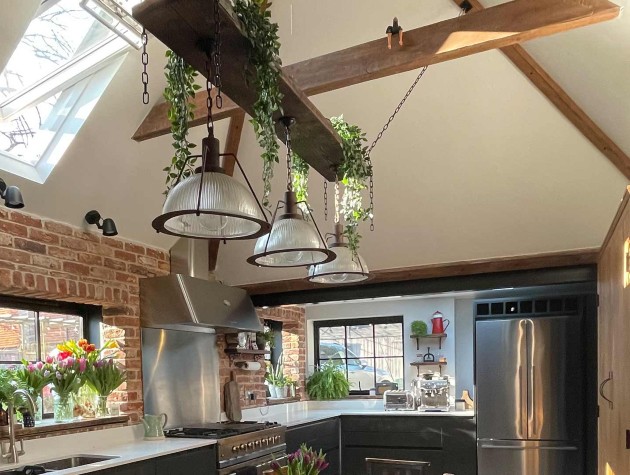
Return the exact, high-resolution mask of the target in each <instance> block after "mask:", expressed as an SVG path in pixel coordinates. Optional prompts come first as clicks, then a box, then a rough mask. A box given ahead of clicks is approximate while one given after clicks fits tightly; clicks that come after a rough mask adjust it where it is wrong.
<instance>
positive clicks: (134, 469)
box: [92, 460, 155, 475]
mask: <svg viewBox="0 0 630 475" xmlns="http://www.w3.org/2000/svg"><path fill="white" fill-rule="evenodd" d="M92 473H93V474H95V475H155V460H145V461H142V462H136V463H129V464H126V465H120V466H119V467H113V468H108V469H107V470H99V471H98V472H92Z"/></svg>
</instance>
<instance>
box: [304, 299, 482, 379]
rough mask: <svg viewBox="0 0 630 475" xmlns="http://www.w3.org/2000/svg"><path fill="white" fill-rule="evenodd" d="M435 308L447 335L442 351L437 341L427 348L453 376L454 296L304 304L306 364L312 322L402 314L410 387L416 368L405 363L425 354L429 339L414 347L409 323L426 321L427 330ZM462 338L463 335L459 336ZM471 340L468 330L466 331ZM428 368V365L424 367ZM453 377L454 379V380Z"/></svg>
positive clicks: (311, 360) (311, 354)
mask: <svg viewBox="0 0 630 475" xmlns="http://www.w3.org/2000/svg"><path fill="white" fill-rule="evenodd" d="M436 311H439V312H441V313H442V314H443V315H444V318H448V319H449V320H450V321H451V323H450V326H449V327H448V329H447V330H446V333H447V334H448V337H447V338H446V339H444V340H443V343H442V350H438V347H437V344H436V345H435V346H432V347H431V353H433V354H434V355H436V358H437V355H438V354H439V353H442V354H443V355H444V356H445V357H446V359H447V362H448V365H447V366H446V367H445V368H444V374H448V375H449V376H454V377H457V374H456V371H457V365H456V360H455V358H456V352H455V347H456V333H457V332H456V328H455V325H456V322H455V320H456V319H455V299H454V298H442V297H440V298H417V299H396V300H389V299H388V300H380V301H372V302H358V303H354V302H342V303H333V304H317V305H308V306H307V307H306V320H307V329H306V331H307V351H306V354H307V364H308V366H309V369H312V367H313V365H314V363H315V361H314V359H315V355H314V351H313V348H314V340H313V321H315V320H334V319H345V318H363V317H391V316H398V315H402V316H403V317H404V320H403V321H404V330H403V338H404V339H405V341H404V356H405V359H404V362H405V386H406V388H407V389H409V388H411V380H412V379H413V378H416V377H417V372H416V369H415V368H414V367H412V366H409V363H411V362H413V361H415V360H417V359H418V357H417V355H418V354H419V355H422V354H424V353H426V350H427V345H430V344H432V340H427V341H426V343H425V342H422V345H423V346H421V348H420V351H417V349H416V340H414V339H411V338H409V335H410V333H411V322H413V321H414V320H424V321H425V322H427V325H428V327H429V331H431V322H430V320H431V316H432V315H433V313H434V312H436ZM461 337H463V338H466V337H467V336H466V335H461ZM469 337H470V339H471V341H472V333H471V334H470V336H469ZM427 369H430V368H427ZM456 380H457V379H456Z"/></svg>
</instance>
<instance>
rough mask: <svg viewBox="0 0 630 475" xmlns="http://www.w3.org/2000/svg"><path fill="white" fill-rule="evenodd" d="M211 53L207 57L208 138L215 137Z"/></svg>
mask: <svg viewBox="0 0 630 475" xmlns="http://www.w3.org/2000/svg"><path fill="white" fill-rule="evenodd" d="M210 75H211V70H210V53H208V54H207V55H206V93H207V94H208V95H207V97H206V108H207V109H208V117H207V118H206V129H208V137H210V136H214V121H213V119H212V81H210Z"/></svg>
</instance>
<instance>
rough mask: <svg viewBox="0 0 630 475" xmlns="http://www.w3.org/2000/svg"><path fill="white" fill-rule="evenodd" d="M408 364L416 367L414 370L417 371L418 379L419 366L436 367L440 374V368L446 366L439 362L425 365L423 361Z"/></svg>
mask: <svg viewBox="0 0 630 475" xmlns="http://www.w3.org/2000/svg"><path fill="white" fill-rule="evenodd" d="M409 364H410V365H411V366H415V367H416V369H417V370H418V377H420V367H421V366H438V367H439V368H440V374H442V367H443V366H446V365H447V363H440V362H439V361H436V362H434V363H431V362H428V363H425V362H424V361H414V362H413V363H409Z"/></svg>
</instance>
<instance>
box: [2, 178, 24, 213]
mask: <svg viewBox="0 0 630 475" xmlns="http://www.w3.org/2000/svg"><path fill="white" fill-rule="evenodd" d="M0 198H2V199H3V200H4V205H5V206H6V207H7V208H14V209H18V208H24V199H22V192H21V191H20V189H19V188H18V187H17V186H7V184H6V183H5V181H4V180H3V179H2V178H0Z"/></svg>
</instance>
